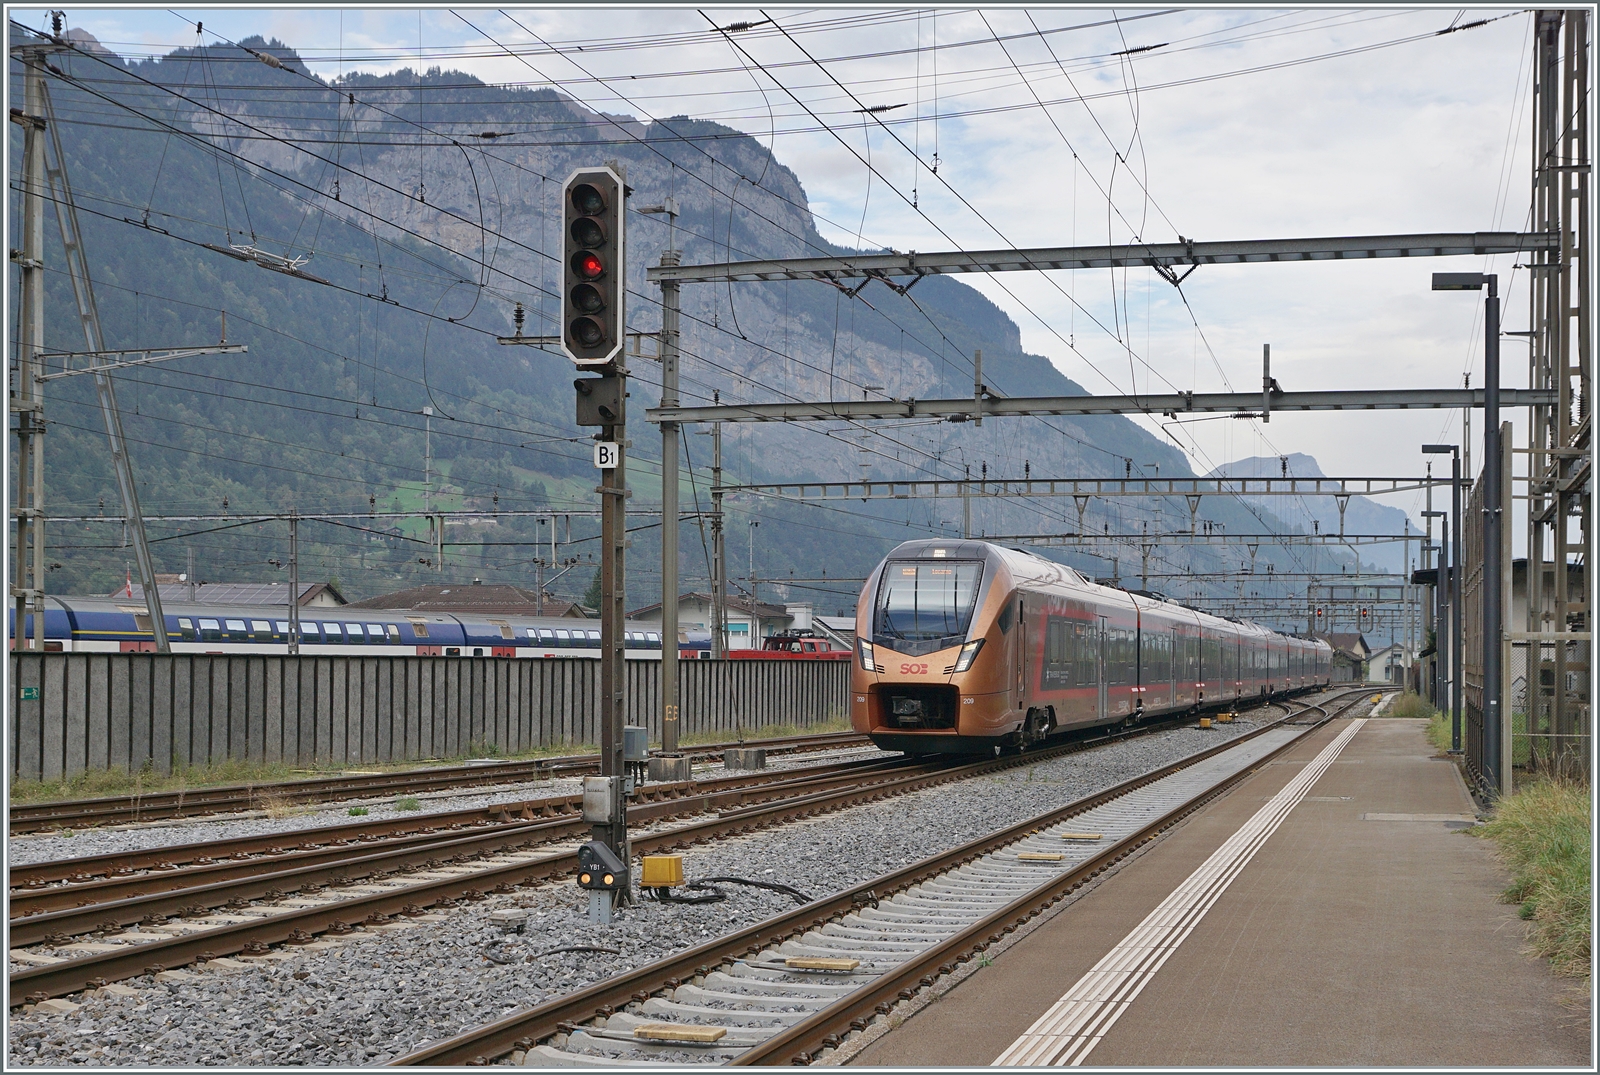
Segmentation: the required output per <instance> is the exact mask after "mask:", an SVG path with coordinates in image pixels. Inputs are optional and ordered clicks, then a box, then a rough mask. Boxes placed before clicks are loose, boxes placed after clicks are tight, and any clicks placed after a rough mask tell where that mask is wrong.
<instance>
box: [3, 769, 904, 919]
mask: <svg viewBox="0 0 1600 1075" xmlns="http://www.w3.org/2000/svg"><path fill="white" fill-rule="evenodd" d="M896 764H904V762H903V760H902V759H901V758H900V756H899V755H892V756H884V755H879V756H874V757H867V758H856V759H850V760H846V761H841V762H833V763H828V764H823V765H812V766H806V767H805V768H804V769H803V770H799V771H797V770H788V771H783V770H772V771H757V772H751V773H741V774H733V775H728V776H721V777H708V778H701V779H698V780H683V781H670V782H663V783H656V784H645V785H642V786H641V787H640V788H639V789H638V790H637V791H636V793H635V798H634V802H635V803H636V804H642V803H650V804H654V803H659V802H665V801H671V800H677V799H685V798H692V797H694V796H697V795H699V794H702V793H704V792H708V791H723V790H727V789H729V788H742V787H753V786H759V785H762V784H771V783H782V782H783V781H786V780H793V779H796V778H798V777H800V776H802V775H805V776H812V777H823V776H828V775H832V774H834V773H847V772H870V771H872V770H874V769H877V768H881V767H884V766H886V765H889V766H892V765H896ZM582 801H583V797H582V796H581V795H577V794H573V795H550V796H543V797H540V798H536V799H524V800H520V801H516V802H506V803H495V804H493V805H491V806H480V807H472V808H468V809H465V810H450V811H443V812H434V813H419V814H408V815H404V816H400V817H392V818H385V819H381V820H367V821H358V822H346V823H341V824H336V825H324V826H318V827H316V828H310V829H300V830H295V831H290V832H281V833H269V834H266V835H263V836H243V837H240V836H235V837H229V838H226V839H219V840H206V841H202V842H197V843H187V844H166V845H163V846H160V847H153V848H148V849H146V850H142V851H118V852H112V853H109V854H104V855H94V856H87V857H84V858H72V859H55V860H51V861H49V862H39V863H34V864H31V865H25V866H12V867H11V868H10V870H9V871H8V873H9V884H10V888H11V898H12V899H13V900H16V899H17V898H18V895H19V893H20V894H26V893H27V892H28V891H29V890H32V889H37V888H42V887H44V886H47V885H59V884H62V883H73V884H85V883H92V882H95V881H97V880H99V879H102V878H117V877H127V876H130V875H133V874H135V873H139V872H141V871H152V870H153V871H163V872H164V871H169V870H172V869H174V868H181V867H184V866H188V865H199V866H209V865H212V864H214V863H222V862H225V861H227V860H235V861H238V860H244V859H251V860H255V861H260V860H262V859H271V858H275V857H278V856H285V855H292V854H294V853H295V852H297V851H304V850H312V849H315V848H318V847H335V848H337V847H347V846H348V845H352V844H356V843H362V844H370V843H373V842H376V841H379V840H387V839H403V838H406V837H409V836H416V835H421V836H430V835H435V834H437V833H440V832H443V831H445V830H449V831H451V832H460V831H462V830H465V829H473V828H479V827H483V826H488V825H500V824H508V823H512V822H519V821H536V820H553V819H556V818H561V817H567V816H576V815H577V814H579V813H580V812H581V806H582ZM346 853H347V854H349V853H352V852H348V851H347V852H346ZM17 906H18V905H17V904H16V903H13V905H12V912H11V914H12V917H17V915H18V914H19V911H18V909H17Z"/></svg>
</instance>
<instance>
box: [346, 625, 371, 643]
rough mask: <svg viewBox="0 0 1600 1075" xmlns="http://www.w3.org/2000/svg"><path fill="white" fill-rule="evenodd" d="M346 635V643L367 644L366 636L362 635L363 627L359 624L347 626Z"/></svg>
mask: <svg viewBox="0 0 1600 1075" xmlns="http://www.w3.org/2000/svg"><path fill="white" fill-rule="evenodd" d="M344 634H345V641H346V642H365V641H366V640H367V638H366V635H365V634H363V633H362V630H361V625H360V624H359V623H347V624H345V625H344Z"/></svg>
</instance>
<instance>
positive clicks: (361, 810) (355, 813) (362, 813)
mask: <svg viewBox="0 0 1600 1075" xmlns="http://www.w3.org/2000/svg"><path fill="white" fill-rule="evenodd" d="M350 816H351V817H366V816H367V808H366V807H365V806H352V807H351V808H350Z"/></svg>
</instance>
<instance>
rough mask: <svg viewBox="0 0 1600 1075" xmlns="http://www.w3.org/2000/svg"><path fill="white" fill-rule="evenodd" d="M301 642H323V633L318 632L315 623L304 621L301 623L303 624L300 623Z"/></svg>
mask: <svg viewBox="0 0 1600 1075" xmlns="http://www.w3.org/2000/svg"><path fill="white" fill-rule="evenodd" d="M300 641H302V642H321V641H322V632H321V631H319V630H317V625H316V623H315V622H306V621H303V620H302V621H301V623H300Z"/></svg>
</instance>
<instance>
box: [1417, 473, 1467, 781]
mask: <svg viewBox="0 0 1600 1075" xmlns="http://www.w3.org/2000/svg"><path fill="white" fill-rule="evenodd" d="M1422 452H1423V454H1424V455H1445V454H1448V455H1449V456H1450V524H1449V529H1450V538H1449V545H1450V553H1449V561H1450V575H1449V582H1450V595H1449V601H1450V632H1449V633H1450V658H1449V668H1450V753H1452V754H1459V753H1461V445H1459V444H1424V445H1423V446H1422Z"/></svg>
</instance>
